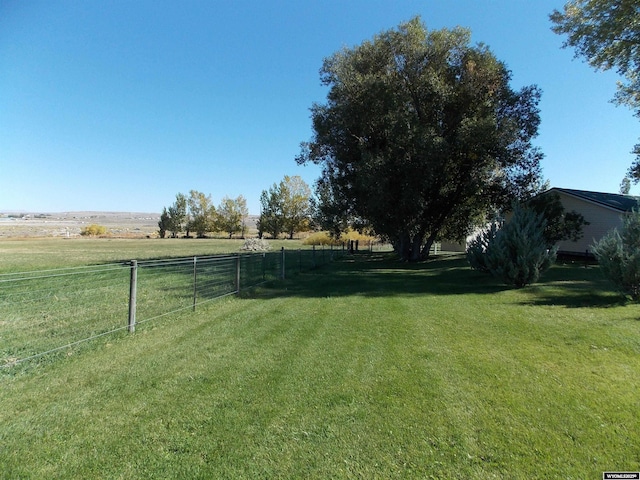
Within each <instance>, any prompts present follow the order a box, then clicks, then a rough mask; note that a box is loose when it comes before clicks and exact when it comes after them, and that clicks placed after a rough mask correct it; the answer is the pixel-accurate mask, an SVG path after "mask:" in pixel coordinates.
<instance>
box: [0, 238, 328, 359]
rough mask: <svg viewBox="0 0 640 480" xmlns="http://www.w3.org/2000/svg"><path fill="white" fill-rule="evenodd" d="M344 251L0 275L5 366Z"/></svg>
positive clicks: (0, 354)
mask: <svg viewBox="0 0 640 480" xmlns="http://www.w3.org/2000/svg"><path fill="white" fill-rule="evenodd" d="M339 253H340V250H334V249H329V248H323V249H316V248H313V249H310V250H285V249H284V248H283V249H282V250H281V251H279V252H265V253H252V254H242V255H217V256H199V257H187V258H173V259H164V260H144V261H136V260H132V261H131V262H125V263H114V264H107V265H97V266H88V267H76V268H60V269H52V270H41V271H32V272H20V273H11V274H0V368H2V367H4V368H7V367H11V366H14V365H16V364H19V363H22V362H25V361H27V360H32V359H34V358H38V357H42V356H44V355H47V354H50V353H53V352H60V351H63V350H66V349H70V348H71V347H73V346H75V345H77V344H79V343H82V342H87V341H89V340H93V339H96V338H99V337H102V336H105V335H110V334H115V333H117V332H124V333H126V332H127V331H128V332H134V331H135V329H136V326H138V325H141V324H144V323H146V322H150V321H153V320H155V319H158V318H160V317H165V316H168V315H171V314H175V313H177V312H181V311H189V310H192V311H194V310H196V308H197V306H198V305H202V304H203V303H206V302H210V301H212V300H215V299H218V298H221V297H224V296H227V295H234V294H238V293H239V292H240V291H241V290H242V289H246V288H250V287H253V286H256V285H258V284H260V283H263V282H266V281H269V280H276V279H284V278H286V277H290V276H293V275H295V274H297V273H299V272H302V271H306V270H310V269H313V268H315V267H318V266H320V265H322V264H326V263H328V262H330V261H331V260H333V259H334V258H335V257H336V256H337V255H338V254H339Z"/></svg>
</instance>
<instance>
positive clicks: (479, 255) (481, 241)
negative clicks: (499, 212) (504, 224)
mask: <svg viewBox="0 0 640 480" xmlns="http://www.w3.org/2000/svg"><path fill="white" fill-rule="evenodd" d="M497 234H498V222H492V223H491V226H490V227H489V228H487V229H485V230H483V231H482V232H480V233H479V234H478V235H477V236H476V237H475V238H474V239H473V240H471V242H470V243H469V246H468V247H467V260H468V261H469V264H470V265H471V268H472V269H473V270H478V271H480V272H489V267H488V265H487V250H489V246H490V245H491V244H492V243H493V241H494V239H495V238H496V235H497Z"/></svg>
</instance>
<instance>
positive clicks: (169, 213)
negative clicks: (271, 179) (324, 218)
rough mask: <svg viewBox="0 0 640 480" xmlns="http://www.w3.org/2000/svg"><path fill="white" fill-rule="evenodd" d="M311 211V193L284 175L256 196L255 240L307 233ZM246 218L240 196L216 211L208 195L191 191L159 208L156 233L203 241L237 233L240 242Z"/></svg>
mask: <svg viewBox="0 0 640 480" xmlns="http://www.w3.org/2000/svg"><path fill="white" fill-rule="evenodd" d="M312 207H313V202H312V194H311V189H310V188H309V186H308V185H307V184H306V182H305V181H304V180H303V179H302V178H301V177H299V176H288V175H286V176H285V177H284V178H283V179H282V181H280V182H279V183H277V184H276V183H274V184H273V185H272V186H271V187H270V188H269V189H267V190H263V191H262V193H261V195H260V216H259V217H258V221H257V222H256V227H257V229H258V237H259V238H263V236H264V235H265V234H268V235H270V236H271V238H274V239H275V238H278V237H279V236H280V235H281V234H283V233H284V234H286V235H287V237H288V238H290V239H291V238H293V236H294V235H295V234H296V233H298V232H301V231H306V230H308V229H309V228H311V226H312V225H313V220H312V216H313V215H312V210H313V208H312ZM248 216H249V211H248V209H247V201H246V199H245V198H244V196H242V195H240V196H238V197H237V198H230V197H228V196H225V197H224V198H223V199H222V200H221V202H220V204H219V205H218V206H217V207H216V206H215V205H213V202H212V200H211V195H206V194H204V193H202V192H199V191H197V190H191V191H190V192H189V195H185V194H183V193H178V194H177V195H176V199H175V201H174V203H173V204H171V205H170V206H168V207H164V208H163V210H162V214H161V215H160V220H159V222H158V233H159V235H160V238H165V237H166V236H167V235H169V236H170V237H171V238H177V237H178V236H180V234H181V233H184V236H185V237H192V236H193V234H195V236H196V237H197V238H204V237H206V236H207V234H209V233H214V232H224V233H225V234H227V235H228V238H232V237H233V235H234V234H238V233H239V234H240V235H241V237H242V238H244V237H245V235H246V231H247V225H246V220H247V217H248Z"/></svg>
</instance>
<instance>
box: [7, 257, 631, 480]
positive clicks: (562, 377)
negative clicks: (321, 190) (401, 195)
mask: <svg viewBox="0 0 640 480" xmlns="http://www.w3.org/2000/svg"><path fill="white" fill-rule="evenodd" d="M639 318H640V308H639V307H638V306H637V305H632V304H626V303H624V302H623V301H621V299H620V297H619V296H617V295H615V294H613V293H610V292H609V290H608V285H607V284H606V283H604V282H603V281H602V280H601V278H600V276H599V273H598V269H597V268H596V267H591V268H584V267H581V266H572V265H568V266H556V267H554V268H553V269H552V270H551V271H550V272H549V273H548V274H547V275H546V276H545V277H543V281H542V282H541V283H539V284H538V285H536V286H533V287H528V288H525V289H522V290H511V289H507V288H505V287H503V286H501V285H500V284H498V283H496V282H494V281H493V280H491V279H490V278H487V277H484V276H482V275H480V274H478V273H475V272H473V271H471V270H470V269H469V268H468V267H467V266H466V265H465V262H464V260H463V259H461V258H460V257H451V258H444V259H440V260H436V261H431V262H428V263H424V264H419V265H407V264H399V263H396V262H394V261H392V260H390V259H389V258H387V257H385V256H381V255H378V256H373V257H371V256H364V255H363V256H356V257H355V258H350V259H345V260H343V261H340V262H336V263H334V264H332V265H331V266H329V267H325V268H322V269H320V270H316V271H314V272H312V273H306V274H301V275H298V276H297V277H295V278H294V279H291V280H287V281H285V282H273V283H270V284H267V286H263V287H260V288H258V289H255V290H253V291H251V292H249V291H247V292H244V293H243V295H242V297H241V298H230V297H226V298H224V299H222V300H219V301H215V302H211V303H208V304H207V305H206V306H205V307H203V308H201V309H198V311H196V312H195V313H191V312H188V313H187V312H184V313H181V314H178V315H175V316H171V317H166V318H164V319H163V320H161V321H158V322H153V323H150V324H148V325H147V326H146V327H145V328H143V329H141V330H139V331H138V332H137V333H136V334H134V335H122V336H115V337H106V338H102V339H100V340H96V341H94V342H92V344H91V347H90V348H88V347H85V348H82V349H81V350H80V351H76V350H69V352H68V354H67V356H66V357H65V358H62V359H60V358H57V359H55V360H52V361H50V362H48V363H41V364H38V365H35V366H33V367H32V368H27V369H18V370H16V371H15V372H14V373H13V374H11V373H5V374H4V375H2V376H0V383H1V388H0V405H2V408H1V409H0V477H2V478H65V479H66V478H83V479H84V478H123V479H127V478H189V479H191V478H203V479H204V478H207V479H208V478H233V479H235V478H247V479H254V478H319V479H320V478H322V479H324V478H362V479H371V478H380V479H386V478H438V479H440V478H452V479H453V478H456V479H457V478H472V479H485V478H575V479H583V478H601V477H602V472H603V471H606V470H621V471H639V470H640V442H639V441H638V440H637V437H638V432H639V431H640V396H639V395H638V392H639V391H640V320H639Z"/></svg>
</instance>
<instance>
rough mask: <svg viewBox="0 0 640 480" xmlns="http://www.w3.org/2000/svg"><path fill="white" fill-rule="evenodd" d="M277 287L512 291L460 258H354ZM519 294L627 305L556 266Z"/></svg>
mask: <svg viewBox="0 0 640 480" xmlns="http://www.w3.org/2000/svg"><path fill="white" fill-rule="evenodd" d="M276 285H277V287H276V288H278V294H277V295H279V296H282V295H285V296H299V297H345V296H369V297H384V296H396V295H399V296H407V295H468V294H472V295H473V294H475V295H483V294H494V293H498V292H503V291H507V290H512V289H513V288H512V287H509V286H506V285H504V284H502V283H501V282H500V281H499V280H498V279H495V278H493V277H491V276H489V275H487V274H483V273H480V272H476V271H473V270H471V269H470V268H469V265H468V263H467V261H466V259H465V257H464V255H463V254H460V255H446V256H444V255H443V256H441V257H437V258H435V259H432V260H429V261H426V262H419V263H402V262H399V261H398V260H397V259H396V258H395V257H394V256H393V255H390V254H372V255H370V254H361V255H354V256H350V257H346V258H344V259H341V260H339V261H337V262H334V263H332V264H331V265H329V266H326V267H322V268H320V269H318V270H315V271H312V272H309V273H304V274H301V275H300V276H296V277H294V278H292V279H288V280H287V281H286V282H285V283H284V284H283V283H277V284H276ZM520 292H522V298H523V299H524V300H523V301H522V302H521V303H522V304H523V305H540V306H544V305H549V306H551V305H555V306H564V307H567V308H580V307H599V308H608V307H615V306H620V305H624V304H625V303H626V300H625V299H624V297H622V296H621V295H619V294H616V293H615V292H613V291H612V289H611V287H610V286H609V285H608V283H607V282H606V280H605V279H604V278H602V276H601V275H600V272H599V271H598V268H597V266H590V267H588V268H585V267H584V266H583V265H555V266H554V267H553V268H552V269H550V270H549V271H548V272H546V273H545V274H544V275H543V277H542V279H541V280H540V281H539V283H537V284H535V285H532V286H528V287H525V288H524V289H522V290H520ZM263 293H264V294H266V296H270V294H269V292H263Z"/></svg>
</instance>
